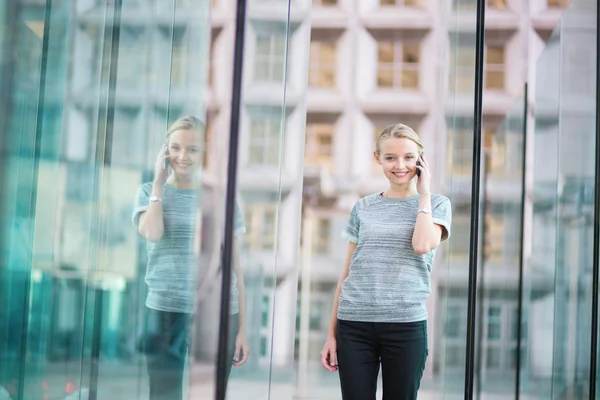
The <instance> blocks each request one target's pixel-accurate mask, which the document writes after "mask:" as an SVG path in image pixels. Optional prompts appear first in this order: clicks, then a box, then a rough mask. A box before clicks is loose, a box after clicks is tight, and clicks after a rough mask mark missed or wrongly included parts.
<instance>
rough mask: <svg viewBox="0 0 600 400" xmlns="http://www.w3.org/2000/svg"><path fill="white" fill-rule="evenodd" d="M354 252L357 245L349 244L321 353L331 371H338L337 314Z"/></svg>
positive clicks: (322, 360)
mask: <svg viewBox="0 0 600 400" xmlns="http://www.w3.org/2000/svg"><path fill="white" fill-rule="evenodd" d="M354 250H356V243H352V242H350V243H348V254H347V255H346V263H345V264H344V270H343V271H342V276H340V280H339V281H338V284H337V288H336V290H335V297H334V298H333V310H332V311H331V320H330V322H329V331H328V333H327V342H326V343H325V346H324V347H323V350H322V351H321V364H323V366H324V367H325V368H327V369H328V370H330V371H336V370H337V357H336V352H337V341H336V332H337V321H338V320H337V313H338V305H339V300H340V293H341V292H342V283H343V282H344V280H345V279H346V277H347V276H348V273H349V272H350V261H351V260H352V256H353V255H354Z"/></svg>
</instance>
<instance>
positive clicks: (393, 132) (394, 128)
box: [375, 124, 425, 154]
mask: <svg viewBox="0 0 600 400" xmlns="http://www.w3.org/2000/svg"><path fill="white" fill-rule="evenodd" d="M388 138H396V139H409V140H412V141H413V142H415V143H416V144H417V147H418V148H419V153H420V152H422V151H423V149H424V148H425V146H424V145H423V142H422V141H421V138H420V137H419V135H417V133H416V132H415V131H414V130H413V129H412V128H411V127H410V126H408V125H404V124H394V125H390V126H388V127H387V128H385V129H384V130H382V131H381V133H380V134H379V137H378V138H377V143H375V151H376V152H377V154H381V143H383V141H384V140H386V139H388Z"/></svg>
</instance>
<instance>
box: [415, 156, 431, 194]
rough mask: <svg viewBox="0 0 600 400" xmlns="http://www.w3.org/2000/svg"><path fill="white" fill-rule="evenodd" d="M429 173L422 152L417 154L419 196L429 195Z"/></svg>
mask: <svg viewBox="0 0 600 400" xmlns="http://www.w3.org/2000/svg"><path fill="white" fill-rule="evenodd" d="M430 185H431V172H430V171H429V164H427V160H425V155H423V152H421V154H419V158H418V160H417V191H418V192H419V194H421V195H428V194H430V193H431V189H430Z"/></svg>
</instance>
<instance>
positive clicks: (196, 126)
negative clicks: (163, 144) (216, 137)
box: [165, 116, 204, 140]
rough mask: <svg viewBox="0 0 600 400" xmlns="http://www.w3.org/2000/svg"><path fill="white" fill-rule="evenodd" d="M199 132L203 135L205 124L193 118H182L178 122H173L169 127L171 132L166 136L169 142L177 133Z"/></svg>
mask: <svg viewBox="0 0 600 400" xmlns="http://www.w3.org/2000/svg"><path fill="white" fill-rule="evenodd" d="M182 130H183V131H197V132H198V133H201V132H202V131H203V130H204V122H202V121H200V120H199V119H198V118H196V117H193V116H186V117H181V118H179V119H178V120H177V121H175V122H173V124H171V126H170V127H169V130H168V131H167V133H166V134H165V137H166V138H167V140H169V137H170V136H171V135H172V134H173V132H176V131H182Z"/></svg>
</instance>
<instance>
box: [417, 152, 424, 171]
mask: <svg viewBox="0 0 600 400" xmlns="http://www.w3.org/2000/svg"><path fill="white" fill-rule="evenodd" d="M421 157H423V152H420V153H419V158H421ZM417 165H418V166H421V162H420V161H419V160H417ZM417 176H421V170H420V169H418V168H417Z"/></svg>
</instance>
